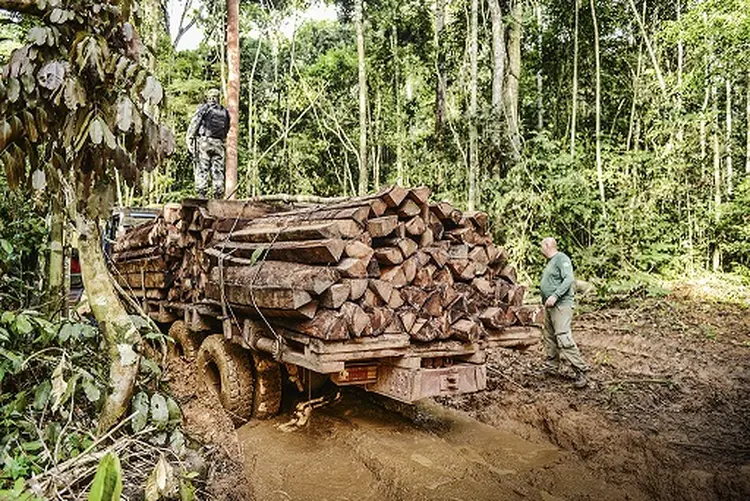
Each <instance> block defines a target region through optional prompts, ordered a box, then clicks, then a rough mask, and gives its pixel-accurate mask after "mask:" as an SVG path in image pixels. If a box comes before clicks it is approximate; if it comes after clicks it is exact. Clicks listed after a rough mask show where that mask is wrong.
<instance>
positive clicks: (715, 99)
mask: <svg viewBox="0 0 750 501" xmlns="http://www.w3.org/2000/svg"><path fill="white" fill-rule="evenodd" d="M711 110H712V111H713V113H712V117H713V118H712V120H711V123H712V129H713V134H712V144H713V154H714V223H715V224H718V223H719V220H720V219H721V214H720V212H719V211H720V208H721V149H720V147H719V96H718V92H717V89H716V83H713V82H712V83H711ZM712 264H713V270H714V272H718V271H719V268H720V266H721V251H720V249H719V242H718V241H714V245H713V259H712Z"/></svg>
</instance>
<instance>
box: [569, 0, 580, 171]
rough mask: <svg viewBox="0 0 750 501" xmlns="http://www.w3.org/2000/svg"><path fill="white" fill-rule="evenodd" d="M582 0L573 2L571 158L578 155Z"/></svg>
mask: <svg viewBox="0 0 750 501" xmlns="http://www.w3.org/2000/svg"><path fill="white" fill-rule="evenodd" d="M579 1H580V0H573V3H574V7H573V8H574V10H575V13H574V14H573V15H574V18H575V21H574V27H573V92H572V95H571V96H570V97H571V101H572V102H573V106H572V110H571V112H570V156H571V157H575V154H576V120H577V119H578V10H579V6H578V2H579Z"/></svg>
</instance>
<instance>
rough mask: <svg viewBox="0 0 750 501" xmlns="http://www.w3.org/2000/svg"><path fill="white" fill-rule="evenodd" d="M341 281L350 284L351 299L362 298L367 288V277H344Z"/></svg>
mask: <svg viewBox="0 0 750 501" xmlns="http://www.w3.org/2000/svg"><path fill="white" fill-rule="evenodd" d="M341 283H343V284H347V285H348V286H349V299H350V300H351V301H356V300H357V299H359V298H361V297H362V296H363V295H364V293H365V291H366V290H367V279H366V278H344V279H342V280H341Z"/></svg>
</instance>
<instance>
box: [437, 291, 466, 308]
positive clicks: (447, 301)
mask: <svg viewBox="0 0 750 501" xmlns="http://www.w3.org/2000/svg"><path fill="white" fill-rule="evenodd" d="M460 297H461V294H459V292H458V291H456V289H455V288H453V287H452V286H450V285H448V286H445V287H443V288H442V298H441V299H442V303H443V309H446V308H450V307H451V306H453V304H454V303H455V302H456V301H457V300H458V298H460Z"/></svg>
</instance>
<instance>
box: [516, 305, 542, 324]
mask: <svg viewBox="0 0 750 501" xmlns="http://www.w3.org/2000/svg"><path fill="white" fill-rule="evenodd" d="M508 309H509V310H511V311H512V312H513V314H514V315H515V316H516V319H517V320H518V323H520V324H521V325H542V324H543V323H544V309H543V308H542V307H541V306H531V305H528V306H509V307H508Z"/></svg>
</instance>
